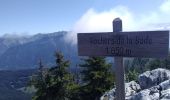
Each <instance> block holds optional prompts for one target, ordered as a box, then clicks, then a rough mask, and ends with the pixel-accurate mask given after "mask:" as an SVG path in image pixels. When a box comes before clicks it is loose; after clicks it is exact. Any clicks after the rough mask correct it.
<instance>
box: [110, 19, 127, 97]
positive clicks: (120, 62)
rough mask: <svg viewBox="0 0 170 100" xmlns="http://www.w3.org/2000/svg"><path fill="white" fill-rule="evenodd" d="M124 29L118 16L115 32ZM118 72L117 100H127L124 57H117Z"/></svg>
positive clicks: (114, 21) (114, 26) (115, 21)
mask: <svg viewBox="0 0 170 100" xmlns="http://www.w3.org/2000/svg"><path fill="white" fill-rule="evenodd" d="M120 31H122V20H121V19H120V18H116V19H114V20H113V32H120ZM114 62H115V74H116V100H125V83H124V66H123V57H115V58H114Z"/></svg>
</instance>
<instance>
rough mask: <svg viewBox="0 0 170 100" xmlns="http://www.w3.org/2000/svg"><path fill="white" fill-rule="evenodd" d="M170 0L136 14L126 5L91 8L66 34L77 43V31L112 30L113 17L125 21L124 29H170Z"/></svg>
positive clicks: (67, 37) (68, 38) (70, 40)
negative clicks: (145, 11)
mask: <svg viewBox="0 0 170 100" xmlns="http://www.w3.org/2000/svg"><path fill="white" fill-rule="evenodd" d="M169 12H170V0H166V1H164V2H163V3H162V4H161V5H160V7H158V9H156V10H155V11H151V12H150V13H144V14H140V15H136V14H134V13H132V12H131V11H130V10H129V9H128V8H127V7H125V6H117V7H114V8H112V9H110V10H108V11H103V12H97V11H96V10H95V9H93V8H90V9H89V10H87V12H86V13H85V14H84V15H83V16H82V17H81V18H80V19H79V20H78V21H77V22H76V23H75V25H74V26H73V29H72V32H71V33H69V34H68V35H67V36H66V38H65V39H66V40H67V41H68V42H72V43H73V44H76V43H77V33H82V32H83V33H86V32H111V31H113V30H112V21H113V19H115V18H117V17H119V18H121V19H122V21H123V31H137V30H138V31H140V30H161V29H170V27H169V26H170V13H169Z"/></svg>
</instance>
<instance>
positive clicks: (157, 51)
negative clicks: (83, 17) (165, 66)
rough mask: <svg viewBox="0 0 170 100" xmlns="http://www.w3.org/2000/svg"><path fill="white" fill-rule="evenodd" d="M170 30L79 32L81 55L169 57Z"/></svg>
mask: <svg viewBox="0 0 170 100" xmlns="http://www.w3.org/2000/svg"><path fill="white" fill-rule="evenodd" d="M168 50H169V31H137V32H105V33H93V34H92V33H78V53H79V56H118V57H167V55H168Z"/></svg>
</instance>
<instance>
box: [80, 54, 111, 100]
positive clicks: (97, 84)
mask: <svg viewBox="0 0 170 100" xmlns="http://www.w3.org/2000/svg"><path fill="white" fill-rule="evenodd" d="M80 67H82V69H83V71H82V75H83V79H82V80H83V82H84V85H83V86H82V88H81V97H82V99H84V100H99V98H100V97H101V95H102V94H103V93H104V92H106V91H107V90H109V89H111V88H112V87H113V85H114V83H113V82H114V78H113V74H112V72H111V64H108V63H106V61H105V58H104V57H89V58H87V59H84V64H81V65H80Z"/></svg>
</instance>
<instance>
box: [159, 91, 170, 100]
mask: <svg viewBox="0 0 170 100" xmlns="http://www.w3.org/2000/svg"><path fill="white" fill-rule="evenodd" d="M161 100H170V89H167V90H164V91H162V92H161Z"/></svg>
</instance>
